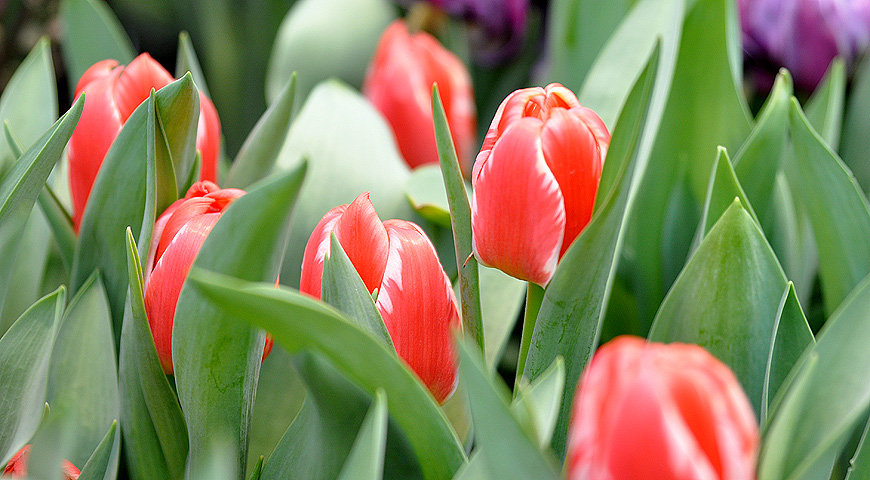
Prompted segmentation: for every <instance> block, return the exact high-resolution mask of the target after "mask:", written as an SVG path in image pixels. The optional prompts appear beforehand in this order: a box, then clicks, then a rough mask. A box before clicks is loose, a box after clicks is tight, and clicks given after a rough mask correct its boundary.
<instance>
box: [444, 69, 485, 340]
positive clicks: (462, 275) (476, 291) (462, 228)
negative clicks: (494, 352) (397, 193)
mask: <svg viewBox="0 0 870 480" xmlns="http://www.w3.org/2000/svg"><path fill="white" fill-rule="evenodd" d="M432 114H433V116H434V121H435V142H436V144H437V145H438V159H439V161H440V163H441V174H442V176H443V178H444V188H445V190H446V193H447V203H448V205H449V206H450V219H451V221H452V223H453V244H454V248H455V250H456V267H457V269H458V270H459V293H460V298H461V302H462V328H463V330H464V331H465V333H466V334H467V335H469V336H470V337H471V338H473V339H474V340H475V341H476V342H477V346H478V348H480V349H483V348H484V347H485V345H486V344H485V342H484V336H483V334H484V331H483V319H482V317H481V311H480V276H479V272H478V263H477V259H476V258H474V249H473V246H472V234H471V205H470V203H469V201H468V194H467V193H466V191H465V182H464V181H463V180H462V170H461V167H460V166H459V159H458V158H457V157H456V148H455V146H454V145H453V136H452V135H451V134H450V125H448V124H447V115H446V114H445V113H444V105H443V104H442V103H441V95H440V94H439V92H438V85H433V86H432Z"/></svg>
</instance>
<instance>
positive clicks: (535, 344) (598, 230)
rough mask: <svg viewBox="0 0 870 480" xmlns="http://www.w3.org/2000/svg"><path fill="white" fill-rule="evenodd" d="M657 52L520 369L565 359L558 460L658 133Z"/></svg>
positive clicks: (532, 372) (529, 372)
mask: <svg viewBox="0 0 870 480" xmlns="http://www.w3.org/2000/svg"><path fill="white" fill-rule="evenodd" d="M658 55H659V54H658V50H656V51H655V52H654V53H653V55H652V57H651V58H650V60H649V63H648V64H647V68H646V70H645V71H644V73H643V74H642V75H641V76H640V78H639V79H638V81H637V84H636V85H635V87H634V89H633V90H632V92H631V95H629V97H628V100H627V101H626V103H625V109H624V110H623V112H622V114H621V115H620V119H619V122H618V123H617V126H616V130H615V131H614V133H613V138H612V141H611V143H610V149H609V151H608V154H607V157H608V160H607V161H606V163H605V170H606V169H607V168H608V166H607V163H611V164H612V165H614V167H609V168H615V167H619V172H618V173H616V174H614V177H613V178H614V183H613V188H611V189H610V192H608V194H607V196H606V199H605V200H602V201H601V202H600V205H599V206H598V209H597V211H596V212H595V213H594V214H593V216H592V220H591V221H590V222H589V224H588V225H587V226H586V228H585V229H584V230H583V232H581V233H580V235H579V236H578V237H577V239H576V240H574V243H573V244H572V245H571V247H570V248H569V249H568V251H567V252H565V255H564V256H563V257H562V260H561V262H560V264H559V266H558V267H557V268H556V272H555V273H554V275H553V279H552V280H551V281H550V284H549V285H548V287H547V290H546V293H545V294H544V298H543V300H542V302H541V309H540V311H539V313H538V318H537V322H536V324H535V328H534V332H533V333H532V336H531V342H530V344H529V346H530V348H529V351H528V357H527V358H526V363H525V368H524V370H523V372H522V375H523V377H525V378H526V379H531V380H534V379H535V378H537V377H538V376H539V375H541V374H542V373H543V372H545V371H546V370H547V368H549V367H550V365H552V363H553V362H554V361H555V360H556V358H557V357H558V356H562V357H563V358H564V359H565V385H566V388H565V391H564V392H563V395H562V403H561V408H560V410H559V420H558V421H557V423H556V430H555V434H554V435H553V449H554V450H555V451H556V454H557V455H558V456H559V457H564V454H565V440H566V438H567V436H568V420H569V416H570V409H571V404H572V400H573V397H574V389H575V388H576V385H577V381H578V380H579V379H580V374H581V372H582V371H583V369H584V368H585V366H586V363H587V362H588V361H589V359H590V358H591V357H592V352H593V351H594V350H595V346H596V345H597V343H598V336H599V334H600V329H601V323H602V322H603V317H604V313H605V306H606V304H607V301H608V298H609V295H610V293H609V292H610V289H611V285H612V283H613V278H614V275H615V273H616V272H615V270H616V269H615V268H614V265H615V263H616V260H617V255H618V253H619V251H620V248H621V244H622V238H623V232H624V228H623V226H624V225H625V222H626V221H627V220H626V215H625V211H626V209H628V208H630V204H629V203H630V202H631V201H633V200H631V197H632V196H633V195H634V194H633V193H632V192H633V191H634V188H633V187H632V182H633V181H634V176H635V175H642V174H643V171H644V169H645V168H646V162H647V160H648V158H649V150H648V149H646V150H644V149H643V148H641V147H639V146H640V145H641V144H642V142H645V141H647V140H646V139H647V138H648V137H649V136H651V135H654V132H655V131H656V129H657V128H658V125H657V124H658V120H659V118H660V117H658V118H657V116H656V114H655V109H656V107H655V104H656V102H659V101H660V100H661V97H658V100H657V99H656V97H653V96H652V95H653V91H654V78H655V77H656V76H657V74H656V66H657V64H658V63H657V62H658V58H659V57H658ZM655 83H657V82H655ZM648 109H649V111H648ZM644 152H646V153H644ZM599 191H600V192H601V193H602V194H604V191H602V190H599ZM496 477H497V475H496Z"/></svg>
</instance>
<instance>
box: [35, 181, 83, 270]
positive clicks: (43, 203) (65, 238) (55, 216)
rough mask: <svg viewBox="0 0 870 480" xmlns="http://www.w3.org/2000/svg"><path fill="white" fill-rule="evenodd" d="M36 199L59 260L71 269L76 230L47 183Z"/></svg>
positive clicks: (76, 240)
mask: <svg viewBox="0 0 870 480" xmlns="http://www.w3.org/2000/svg"><path fill="white" fill-rule="evenodd" d="M37 201H39V207H40V208H41V209H42V213H43V214H44V216H45V219H46V221H47V222H48V226H49V227H50V228H51V233H52V238H54V241H55V243H56V244H57V247H58V250H59V251H60V257H61V260H63V262H64V266H65V267H66V268H67V270H71V269H72V264H73V258H74V257H75V250H76V243H77V242H78V238H76V232H75V230H73V223H72V219H71V218H70V216H69V213H67V211H66V209H65V208H64V206H63V205H62V204H61V203H60V200H59V199H58V198H57V195H55V193H54V191H53V190H52V189H51V187H49V186H48V184H46V185H45V188H44V189H43V190H42V191H41V192H39V197H37Z"/></svg>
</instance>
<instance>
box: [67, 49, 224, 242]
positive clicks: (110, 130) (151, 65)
mask: <svg viewBox="0 0 870 480" xmlns="http://www.w3.org/2000/svg"><path fill="white" fill-rule="evenodd" d="M173 80H174V79H173V78H172V75H170V74H169V72H167V71H166V69H165V68H163V67H162V66H161V65H160V64H159V63H157V61H155V60H154V59H153V58H151V56H150V55H148V54H147V53H143V54H141V55H139V56H138V57H136V59H134V60H133V61H132V62H130V64H129V65H127V66H123V65H118V62H116V61H115V60H103V61H101V62H97V63H95V64H94V65H93V66H91V68H89V69H88V70H87V71H86V72H85V73H84V75H82V78H81V79H80V80H79V83H78V85H76V92H75V98H78V97H79V96H80V95H82V94H84V95H85V106H84V109H83V110H82V116H81V119H80V120H79V123H78V125H77V126H76V129H75V131H74V132H73V135H72V137H71V138H70V141H69V152H68V156H69V164H70V167H69V168H70V189H71V191H72V199H73V223H74V225H75V228H76V230H78V228H79V226H80V225H81V221H82V215H83V214H84V211H85V205H86V204H87V202H88V197H89V196H90V193H91V187H93V185H94V180H96V178H97V173H98V172H99V170H100V166H101V165H102V163H103V159H104V158H105V156H106V153H107V152H108V151H109V147H111V146H112V142H114V141H115V137H117V136H118V132H120V131H121V127H122V126H123V125H124V123H126V121H127V119H128V118H130V115H132V114H133V111H134V110H136V107H138V106H139V105H140V104H141V103H142V102H144V101H145V100H146V99H148V95H150V93H151V89H152V88H153V89H155V90H159V89H161V88H163V87H164V86H166V85H167V84H169V83H170V82H172V81H173ZM199 106H200V114H199V124H198V127H197V136H196V147H197V148H198V149H199V150H200V152H201V153H202V169H201V174H200V179H202V180H209V181H213V182H214V181H217V160H218V151H219V148H220V136H221V126H220V119H218V114H217V110H215V108H214V104H212V102H211V100H209V99H208V97H206V96H205V95H203V93H202V92H199ZM131 161H133V159H131Z"/></svg>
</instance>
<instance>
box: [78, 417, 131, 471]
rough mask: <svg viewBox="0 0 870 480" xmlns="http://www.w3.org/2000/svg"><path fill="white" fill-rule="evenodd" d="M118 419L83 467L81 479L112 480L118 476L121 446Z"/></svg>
mask: <svg viewBox="0 0 870 480" xmlns="http://www.w3.org/2000/svg"><path fill="white" fill-rule="evenodd" d="M120 440H121V436H120V435H118V421H117V420H115V421H113V422H112V425H111V426H110V427H109V431H107V432H106V435H105V436H103V439H102V440H101V441H100V443H99V445H97V448H96V449H94V452H93V454H91V456H90V457H89V458H88V461H87V463H85V466H84V467H82V474H81V475H80V476H79V480H112V479H114V478H117V476H118V473H117V465H118V452H119V450H120V446H121V442H120Z"/></svg>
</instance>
